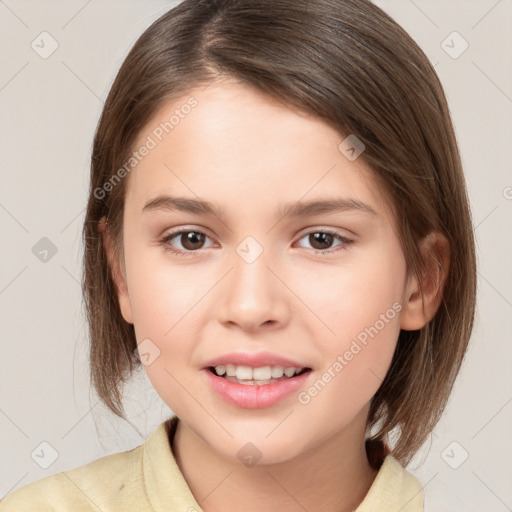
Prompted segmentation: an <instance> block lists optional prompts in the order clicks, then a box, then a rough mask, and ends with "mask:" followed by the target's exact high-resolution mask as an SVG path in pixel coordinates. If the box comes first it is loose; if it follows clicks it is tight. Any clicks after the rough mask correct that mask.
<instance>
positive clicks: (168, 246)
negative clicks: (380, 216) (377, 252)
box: [159, 229, 353, 258]
mask: <svg viewBox="0 0 512 512" xmlns="http://www.w3.org/2000/svg"><path fill="white" fill-rule="evenodd" d="M183 233H199V234H201V235H205V236H206V237H208V235H207V234H206V233H203V232H202V231H199V230H196V229H181V230H178V231H174V232H173V233H169V234H167V235H165V236H164V237H163V238H162V239H161V240H160V241H159V245H163V246H164V250H165V251H169V252H171V253H173V254H176V255H177V256H182V257H185V258H186V257H189V256H192V255H193V254H194V253H197V252H199V251H200V249H198V250H196V251H183V250H181V249H176V248H174V247H173V246H172V245H171V243H170V240H172V239H173V238H175V237H176V236H177V235H181V234H183ZM313 233H322V234H326V235H332V236H333V237H334V238H335V239H337V240H339V241H340V242H342V245H341V246H337V247H338V249H327V250H325V251H322V250H316V249H313V250H314V251H315V253H317V254H318V253H320V254H330V253H333V252H337V251H343V250H346V249H347V247H348V246H349V245H350V244H352V243H353V240H350V239H348V238H346V237H344V236H341V235H339V234H338V233H336V232H335V231H331V230H328V229H316V230H312V231H308V232H307V233H304V234H303V235H302V236H301V237H300V239H299V240H302V239H303V238H304V237H306V236H308V235H311V234H313ZM208 238H210V237H208Z"/></svg>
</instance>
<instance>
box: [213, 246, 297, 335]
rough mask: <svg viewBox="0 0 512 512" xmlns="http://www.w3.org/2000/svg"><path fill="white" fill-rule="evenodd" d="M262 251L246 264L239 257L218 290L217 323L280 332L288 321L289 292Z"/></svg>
mask: <svg viewBox="0 0 512 512" xmlns="http://www.w3.org/2000/svg"><path fill="white" fill-rule="evenodd" d="M269 263H270V262H269V261H268V259H267V258H266V257H265V252H264V253H263V254H261V255H260V256H259V257H258V258H257V259H256V260H255V261H253V262H251V263H248V262H246V261H244V259H243V258H241V257H240V256H239V255H238V254H235V255H234V257H233V259H232V265H233V269H232V270H231V272H229V273H228V275H227V276H226V279H223V283H222V287H221V288H220V289H219V292H220V293H219V296H220V298H219V301H218V309H217V317H218V321H219V322H220V323H222V324H224V325H226V326H228V327H230V326H231V327H232V326H238V327H239V328H241V329H243V330H246V331H257V330H258V329H279V328H282V327H284V326H285V325H286V324H287V323H288V322H289V316H290V306H289V298H290V292H289V291H288V289H287V287H286V286H285V285H284V284H283V281H285V280H284V279H283V278H282V277H280V276H279V272H277V271H276V269H275V268H274V267H276V265H272V264H269Z"/></svg>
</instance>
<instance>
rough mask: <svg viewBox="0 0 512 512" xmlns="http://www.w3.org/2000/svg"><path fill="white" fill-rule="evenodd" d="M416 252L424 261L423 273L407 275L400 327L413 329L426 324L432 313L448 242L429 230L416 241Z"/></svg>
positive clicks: (445, 265) (439, 298) (441, 283)
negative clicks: (417, 250) (421, 274)
mask: <svg viewBox="0 0 512 512" xmlns="http://www.w3.org/2000/svg"><path fill="white" fill-rule="evenodd" d="M420 251H421V254H422V257H423V260H424V261H425V267H426V269H425V274H424V275H423V276H422V278H421V280H418V278H417V277H416V276H414V275H413V274H412V273H411V274H410V275H409V278H408V281H407V286H406V290H405V296H404V300H403V310H402V315H401V317H400V328H401V329H404V330H405V331H415V330H417V329H421V328H422V327H423V326H424V325H426V324H427V323H428V322H429V321H430V320H431V319H432V318H433V317H434V315H435V314H436V312H437V310H438V308H439V306H440V304H441V301H442V298H443V289H444V285H445V282H446V278H447V276H448V271H449V266H450V244H449V242H448V240H447V238H446V237H445V236H444V235H442V234H441V233H438V232H431V233H430V234H428V235H427V236H426V237H425V238H424V239H423V240H422V241H421V242H420Z"/></svg>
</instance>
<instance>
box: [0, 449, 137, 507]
mask: <svg viewBox="0 0 512 512" xmlns="http://www.w3.org/2000/svg"><path fill="white" fill-rule="evenodd" d="M142 450H143V445H141V446H138V447H137V448H134V449H132V450H129V451H126V452H120V453H115V454H111V455H106V456H104V457H101V458H99V459H96V460H94V461H92V462H90V463H88V464H85V465H82V466H79V467H77V468H74V469H71V470H68V471H62V472H60V473H57V474H55V475H51V476H47V477H45V478H42V479H40V480H37V481H36V482H32V483H30V484H28V485H25V486H24V487H21V488H19V489H17V490H15V491H13V492H11V493H10V494H8V495H7V496H6V497H4V498H3V499H2V500H0V512H25V511H26V512H29V511H30V512H34V511H37V512H46V511H48V512H49V511H56V512H60V511H69V510H73V511H74V512H82V511H84V512H85V511H89V510H90V511H92V510H94V511H97V510H102V511H103V512H107V511H110V510H112V511H113V510H119V509H118V508H117V507H119V506H120V505H123V504H124V503H125V500H126V503H127V504H128V503H129V502H130V501H131V502H132V503H133V501H135V502H136V501H137V498H138V494H139V493H143V492H144V490H143V488H142V487H141V482H140V477H139V475H140V467H141V464H142Z"/></svg>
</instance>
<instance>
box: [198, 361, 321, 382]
mask: <svg viewBox="0 0 512 512" xmlns="http://www.w3.org/2000/svg"><path fill="white" fill-rule="evenodd" d="M208 370H209V371H210V372H211V373H212V374H213V375H215V376H217V377H221V378H223V379H225V380H227V381H229V382H232V383H234V384H242V385H246V386H265V385H269V384H274V383H276V382H282V381H288V380H293V379H295V378H297V377H299V376H301V375H303V374H305V373H308V372H310V371H311V368H308V367H295V366H288V367H285V366H280V365H274V366H269V365H267V366H260V367H256V368H253V367H251V366H247V365H235V364H226V365H223V364H220V365H216V366H209V367H208Z"/></svg>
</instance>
